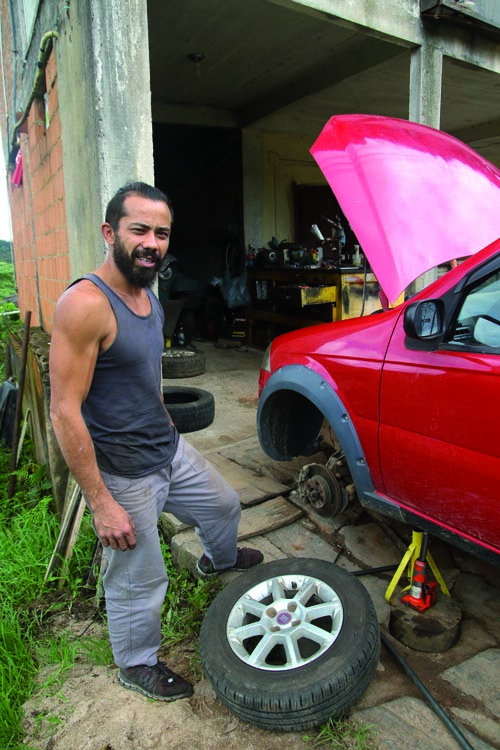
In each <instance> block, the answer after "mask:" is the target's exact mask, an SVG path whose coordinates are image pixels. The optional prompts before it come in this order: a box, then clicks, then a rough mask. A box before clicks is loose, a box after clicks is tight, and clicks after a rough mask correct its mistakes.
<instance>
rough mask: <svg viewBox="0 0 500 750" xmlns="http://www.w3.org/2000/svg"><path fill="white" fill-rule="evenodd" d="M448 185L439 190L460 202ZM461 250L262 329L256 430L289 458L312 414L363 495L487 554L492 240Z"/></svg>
mask: <svg viewBox="0 0 500 750" xmlns="http://www.w3.org/2000/svg"><path fill="white" fill-rule="evenodd" d="M354 135H355V138H357V137H358V134H357V133H355V134H354ZM441 135H442V136H443V138H438V140H441V141H443V139H444V143H446V139H447V136H444V134H441ZM451 140H452V141H454V140H455V139H451ZM372 147H373V143H372ZM455 148H456V146H455V144H454V143H453V144H452V151H453V149H455ZM346 149H347V150H348V146H346ZM434 156H436V154H435V153H434ZM422 159H423V163H424V164H425V165H426V167H427V168H429V169H431V166H430V165H431V163H432V162H429V161H428V160H427V159H426V158H425V153H424V151H422ZM477 165H478V166H477V168H478V171H479V174H480V176H481V179H483V180H484V179H487V178H488V175H485V169H486V167H485V164H484V160H482V159H480V160H479V162H478V163H477ZM468 166H469V167H470V169H472V171H474V170H473V165H472V162H471V163H469V165H468ZM492 170H493V172H492V174H494V175H495V177H494V179H493V182H492V184H493V185H495V190H496V189H497V188H496V179H497V177H496V174H497V172H496V171H495V169H494V168H492ZM486 171H487V169H486ZM438 173H439V170H438ZM423 184H424V186H425V187H427V186H428V180H424V181H423ZM441 187H442V186H440V185H439V184H438V182H436V183H435V186H434V199H435V204H436V205H435V210H436V211H439V210H440V208H441V207H442V206H443V205H445V204H444V203H443V202H442V201H441V192H442V191H441ZM447 189H450V190H451V188H450V186H449V184H448V185H447ZM460 189H461V188H460V185H458V186H456V190H455V195H454V196H453V195H452V196H450V198H454V199H455V200H458V201H460V195H458V196H457V190H458V191H459V190H460ZM452 192H453V191H452ZM338 197H339V196H338ZM498 198H500V193H498ZM488 201H489V198H487V200H486V204H487V207H486V208H487V210H486V212H485V214H486V216H488V210H489V208H488V205H489V204H488ZM363 205H364V204H363ZM499 205H500V201H498V202H497V206H499ZM427 206H428V208H429V204H427ZM341 207H342V209H343V210H344V211H345V207H344V205H343V204H342V202H341ZM391 207H392V208H391V210H392V211H396V203H395V202H394V201H393V202H391ZM496 210H497V213H498V214H499V216H500V211H498V209H496ZM345 213H346V214H347V211H345ZM381 215H382V214H381ZM370 216H371V215H370ZM454 216H455V214H454V213H453V212H452V214H451V217H452V218H451V219H450V223H451V224H452V223H453V221H454ZM477 216H478V217H479V219H478V220H477V221H476V223H477V224H478V225H479V224H482V218H483V212H482V211H481V210H479V208H478V213H477ZM348 218H349V220H351V219H350V217H348ZM476 218H477V217H476ZM377 220H378V221H379V222H381V221H382V219H381V218H380V216H379V217H378V219H377ZM384 220H385V219H384ZM389 223H390V222H389ZM439 223H440V220H439V221H438V222H437V224H435V222H434V219H433V217H430V218H429V221H428V226H432V227H434V226H439ZM486 223H487V224H489V228H488V233H490V232H491V231H493V228H492V227H493V225H492V223H491V222H489V219H488V220H487V221H486ZM417 226H418V222H417V223H416V224H414V225H413V229H414V230H415V231H416V228H417ZM462 228H463V227H462V225H461V224H459V225H458V226H452V227H451V229H449V231H448V239H447V240H445V239H444V238H445V234H440V235H439V236H440V237H441V240H442V241H443V242H444V241H446V242H447V244H448V249H447V252H446V253H445V254H444V255H445V256H446V255H448V257H452V256H453V255H454V254H455V251H457V252H456V254H457V255H459V254H464V255H467V253H464V252H463V251H464V246H463V245H462V244H460V242H461V241H462V238H460V242H459V244H458V245H457V244H456V243H454V242H453V237H454V236H455V232H458V234H460V233H461V231H462ZM498 234H499V235H500V228H499V232H498ZM468 237H469V240H470V235H468ZM414 241H415V238H413V242H414ZM410 245H411V243H410V244H408V245H406V248H408V247H409V246H410ZM450 248H451V249H450ZM458 248H460V250H459V251H458ZM450 253H451V255H450ZM469 255H470V257H468V258H467V259H466V260H465V261H464V262H462V263H460V264H459V265H458V267H457V268H455V269H453V270H451V271H449V272H447V273H445V274H443V275H442V276H441V278H439V279H438V280H437V281H435V282H434V283H433V284H430V285H429V286H428V287H427V288H426V289H424V290H422V291H420V292H419V293H418V294H417V295H415V297H413V298H412V299H409V300H407V301H406V302H404V303H403V304H402V305H400V306H398V307H397V308H394V309H390V310H388V311H386V312H381V313H376V314H372V315H368V316H366V317H363V318H357V319H351V320H346V321H340V322H336V323H329V324H323V325H318V326H314V327H311V328H307V329H302V330H298V331H294V332H292V333H289V334H285V335H284V336H279V337H278V338H277V339H275V340H274V341H273V342H272V345H271V347H270V351H269V353H268V358H267V359H266V362H267V363H268V364H266V368H265V369H263V370H262V371H261V374H260V378H259V383H260V397H259V408H258V415H257V421H258V431H259V438H260V440H261V443H262V446H263V448H264V450H265V451H266V452H267V453H268V454H269V455H271V456H272V457H273V458H277V459H281V460H289V459H290V458H291V457H293V456H297V455H312V452H311V451H312V449H313V447H314V437H315V433H316V432H317V431H318V429H319V424H320V423H321V421H322V418H323V417H324V418H326V419H327V421H328V422H329V424H330V426H331V429H332V430H333V432H334V433H335V435H336V436H337V438H338V440H339V442H340V444H341V446H342V449H343V451H344V454H345V457H346V459H347V463H348V466H349V469H350V472H351V475H352V478H353V480H354V483H355V486H356V490H357V494H358V498H359V500H360V501H361V503H362V504H363V505H365V506H366V507H368V508H371V509H373V510H375V511H377V512H380V513H382V514H384V515H386V516H387V517H391V518H394V519H398V520H403V521H405V522H406V523H410V524H412V525H413V527H414V528H420V529H422V530H425V531H428V532H429V533H431V534H434V535H436V536H439V537H440V538H442V539H444V540H445V541H448V542H451V543H453V544H456V545H457V546H460V547H462V548H464V549H467V550H468V551H471V552H474V553H476V554H478V555H479V556H481V557H483V558H485V559H488V560H489V561H491V562H494V563H496V564H500V483H499V481H498V479H499V476H500V439H499V438H498V436H497V425H498V424H500V398H499V395H500V239H495V240H494V241H493V242H491V244H490V245H489V246H487V247H485V248H484V249H482V250H478V248H477V247H476V246H475V244H474V247H472V248H471V253H470V254H469ZM405 257H406V255H405ZM424 303H425V308H426V309H428V310H429V311H430V312H429V315H430V314H432V315H434V312H436V313H437V312H439V315H438V318H439V320H437V322H436V325H435V327H432V326H433V325H434V323H430V324H429V325H427V326H426V318H425V317H424V318H423V319H421V324H422V327H421V329H420V332H419V330H418V329H417V328H416V327H415V320H416V318H414V317H412V315H414V313H415V314H416V311H417V310H419V309H420V310H421V309H422V305H423V304H424ZM433 311H434V312H433ZM430 320H433V318H430ZM410 323H411V325H410ZM344 443H345V444H344Z"/></svg>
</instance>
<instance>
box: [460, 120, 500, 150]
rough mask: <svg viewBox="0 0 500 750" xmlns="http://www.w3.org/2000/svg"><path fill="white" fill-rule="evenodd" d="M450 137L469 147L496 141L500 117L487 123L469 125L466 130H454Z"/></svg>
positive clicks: (499, 127) (499, 133) (499, 130)
mask: <svg viewBox="0 0 500 750" xmlns="http://www.w3.org/2000/svg"><path fill="white" fill-rule="evenodd" d="M451 135H454V136H455V138H458V139H459V140H461V141H464V142H465V143H468V144H469V145H472V144H474V143H478V142H479V141H486V140H489V139H492V138H495V139H498V138H500V117H497V118H496V119H494V120H489V121H488V122H481V123H478V124H477V125H470V126H469V127H467V128H460V129H459V130H454V131H453V132H452V133H451Z"/></svg>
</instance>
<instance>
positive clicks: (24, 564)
mask: <svg viewBox="0 0 500 750" xmlns="http://www.w3.org/2000/svg"><path fill="white" fill-rule="evenodd" d="M25 446H26V447H25V449H24V451H23V456H22V460H21V465H20V468H19V469H18V471H17V472H16V474H17V481H16V488H17V492H16V494H15V496H14V498H12V499H8V498H7V487H8V479H9V469H10V452H9V451H6V450H5V449H4V448H3V447H0V549H1V550H2V553H1V555H0V607H1V610H2V620H1V624H0V748H2V750H21V748H22V750H29V749H28V748H27V746H26V745H23V744H22V739H23V732H22V725H21V722H22V706H23V704H24V703H25V702H26V701H27V700H28V699H29V698H30V697H31V696H32V695H33V694H34V692H35V691H36V693H37V694H40V695H45V696H47V695H53V694H55V693H58V691H59V690H60V689H61V686H62V685H63V684H64V680H65V676H66V674H67V671H68V669H69V668H70V667H71V666H72V665H74V664H75V662H76V661H79V662H82V661H84V662H86V663H89V664H92V665H97V664H103V665H107V664H112V663H113V656H112V652H111V647H110V644H109V639H108V637H107V631H106V629H104V632H105V636H103V637H99V636H92V637H90V636H88V635H86V634H85V633H83V634H80V636H83V635H84V636H85V637H79V636H78V635H75V634H74V633H73V634H71V632H70V631H69V630H68V632H66V631H65V630H64V628H63V627H61V626H60V619H61V615H66V614H67V615H69V614H71V612H72V610H73V609H74V608H77V607H81V606H82V605H85V607H86V609H85V612H86V615H87V617H88V616H89V612H90V616H91V617H92V616H94V617H95V618H98V619H102V620H104V619H105V615H104V614H102V607H101V606H100V604H101V603H100V602H98V601H97V599H96V598H95V591H89V590H88V588H87V587H86V581H87V577H88V572H89V571H88V568H89V565H90V562H91V558H92V551H93V548H94V544H95V535H94V532H93V530H92V526H91V522H90V514H89V513H87V512H86V513H85V514H84V516H83V520H82V524H81V527H80V530H79V534H78V538H77V541H76V544H75V547H74V550H73V555H72V558H71V561H70V564H69V567H68V570H67V573H66V576H65V579H64V586H63V588H62V589H61V588H60V587H59V586H58V585H56V582H57V573H56V574H55V577H54V579H53V580H48V581H44V578H45V574H46V570H47V566H48V563H49V560H50V558H51V555H52V552H53V549H54V546H55V543H56V540H57V534H58V531H59V521H58V519H57V517H56V515H55V514H54V512H53V506H52V497H51V495H50V494H49V491H50V489H51V487H50V483H49V482H48V480H47V477H46V471H45V467H43V466H38V465H37V464H36V463H35V462H34V461H33V459H32V458H31V457H30V455H29V453H30V450H31V446H30V441H29V440H27V441H25ZM163 552H164V556H165V561H166V566H167V570H168V575H169V579H170V586H169V590H168V593H167V597H166V600H165V606H164V610H163V617H162V651H163V652H168V651H169V649H172V648H174V647H175V646H178V645H179V644H181V643H182V642H183V641H189V648H188V652H189V653H190V659H191V670H192V672H193V674H195V673H198V674H199V673H200V671H201V669H202V668H201V664H200V660H199V655H198V649H197V644H198V633H199V628H200V625H201V621H202V619H203V615H204V612H205V610H206V608H207V607H208V605H209V604H210V602H211V601H212V599H213V598H214V596H215V595H216V593H217V592H218V591H219V590H220V583H219V582H218V581H217V580H215V581H213V580H211V581H195V580H194V579H193V578H192V577H191V576H190V575H189V573H188V572H187V571H181V572H178V571H177V570H176V569H175V567H174V565H173V563H172V559H171V555H170V552H169V550H168V548H167V546H166V545H163ZM55 616H57V618H58V619H57V623H58V624H57V625H56V626H54V625H53V623H54V618H55ZM63 619H64V617H63ZM42 667H43V673H42V672H40V669H41V668H42ZM41 674H43V679H41ZM42 720H43V722H52V721H54V722H55V723H57V722H58V721H59V719H58V717H57V716H53V717H51V716H47V715H44V716H43V717H41V718H40V722H42Z"/></svg>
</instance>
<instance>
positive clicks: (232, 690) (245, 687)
mask: <svg viewBox="0 0 500 750" xmlns="http://www.w3.org/2000/svg"><path fill="white" fill-rule="evenodd" d="M379 654H380V636H379V627H378V621H377V615H376V611H375V607H374V605H373V602H372V600H371V598H370V596H369V595H368V593H367V591H366V589H365V587H364V586H363V584H362V583H360V581H358V579H357V578H355V577H354V576H353V575H351V574H350V573H348V572H347V571H345V570H343V569H342V568H339V567H337V566H336V565H334V564H333V563H331V562H326V561H325V560H314V559H307V558H305V559H297V558H294V559H288V560H278V561H276V562H270V563H265V564H264V565H259V566H258V567H256V568H253V569H251V570H249V571H247V572H245V573H244V574H243V575H239V576H238V577H237V578H236V579H235V580H233V581H231V582H230V583H228V584H227V585H226V587H225V588H224V589H223V590H222V592H221V593H220V594H218V595H217V596H216V598H215V599H214V600H213V602H212V604H211V605H210V607H209V608H208V610H207V612H206V614H205V617H204V619H203V623H202V627H201V631H200V655H201V660H202V662H203V666H204V668H205V671H206V674H207V676H208V678H209V680H210V682H211V684H212V687H213V689H214V691H215V693H216V695H217V696H218V698H219V699H220V700H221V701H222V703H223V704H224V705H225V706H227V707H228V708H229V709H230V710H231V711H232V712H233V713H234V714H236V716H238V717H239V718H240V719H243V720H244V721H247V722H249V723H251V724H256V725H257V726H259V727H262V728H264V729H270V730H275V731H276V730H279V731H282V732H295V731H301V730H303V729H309V728H313V727H317V726H320V725H321V724H324V723H325V722H326V721H327V720H328V719H329V718H330V717H332V718H338V717H340V716H342V715H343V714H344V713H346V712H347V710H348V709H349V708H350V707H351V706H353V705H354V704H355V703H356V702H357V701H358V700H359V698H360V697H361V695H362V694H363V693H364V691H365V690H366V688H367V687H368V685H369V684H370V682H371V681H372V679H373V677H374V674H375V670H376V668H377V665H378V660H379Z"/></svg>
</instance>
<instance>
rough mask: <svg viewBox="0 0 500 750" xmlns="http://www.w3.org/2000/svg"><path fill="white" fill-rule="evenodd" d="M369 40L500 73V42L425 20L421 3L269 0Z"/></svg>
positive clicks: (466, 28) (487, 35)
mask: <svg viewBox="0 0 500 750" xmlns="http://www.w3.org/2000/svg"><path fill="white" fill-rule="evenodd" d="M267 1H268V2H270V3H275V4H276V5H281V6H283V7H285V8H289V9H290V10H295V11H297V12H300V13H306V14H308V15H314V16H315V17H316V18H322V19H323V20H330V21H332V22H334V23H336V24H341V25H344V26H346V27H349V28H353V29H356V30H358V31H364V32H365V33H366V34H369V35H370V36H378V37H379V38H382V39H388V40H393V41H394V40H396V39H397V40H399V42H400V43H406V44H407V45H408V46H420V45H423V44H429V45H432V46H434V47H436V48H437V49H440V50H441V52H443V53H444V54H446V55H448V56H449V57H453V58H455V59H456V60H462V61H464V62H468V63H471V64H472V65H477V66H479V67H480V68H484V69H485V70H491V71H492V72H494V73H500V44H498V38H497V37H496V36H494V35H493V36H492V34H491V33H489V32H487V31H484V30H482V29H481V28H476V27H471V26H470V25H466V24H464V25H463V26H462V25H460V24H457V23H450V22H449V21H447V20H446V19H436V18H422V17H421V15H420V3H419V2H418V0H398V2H395V1H394V0H306V2H304V0H267Z"/></svg>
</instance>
